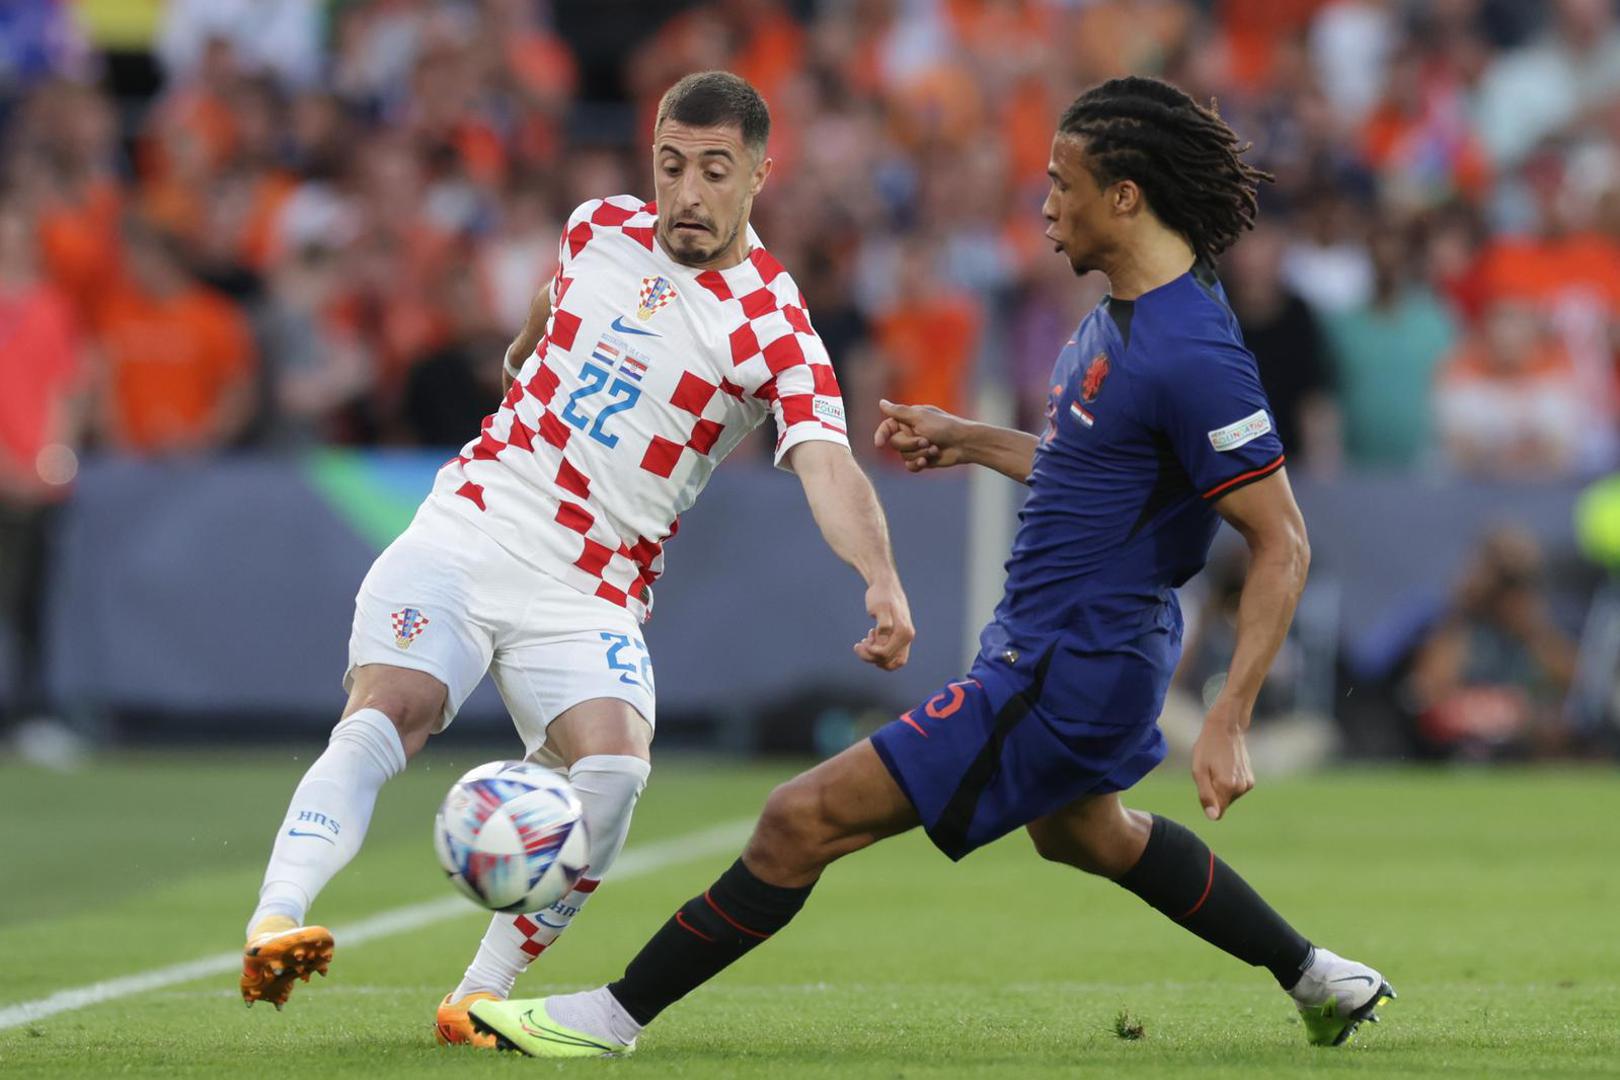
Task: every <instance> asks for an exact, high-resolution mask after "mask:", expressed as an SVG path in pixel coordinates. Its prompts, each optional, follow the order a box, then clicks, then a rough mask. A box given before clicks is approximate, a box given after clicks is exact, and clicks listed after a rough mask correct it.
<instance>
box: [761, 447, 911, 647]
mask: <svg viewBox="0 0 1620 1080" xmlns="http://www.w3.org/2000/svg"><path fill="white" fill-rule="evenodd" d="M785 460H786V461H787V463H788V465H789V466H790V467H791V468H792V469H793V472H794V474H795V475H797V476H798V478H799V482H800V483H801V484H803V485H804V495H805V498H806V500H808V501H809V503H810V512H811V514H812V515H814V516H815V519H816V525H817V526H818V527H819V528H820V529H821V535H822V536H823V537H825V538H826V540H827V546H828V547H830V548H832V549H833V551H834V552H835V553H836V554H837V555H838V557H839V558H841V559H843V560H844V561H845V562H847V563H849V565H851V566H853V567H854V568H855V570H856V572H857V573H859V574H860V575H861V578H862V579H863V580H864V581H865V582H866V612H867V614H869V615H871V616H872V619H873V626H872V629H871V630H869V631H867V634H866V637H864V638H863V639H861V640H860V641H858V642H856V643H855V655H857V656H859V657H860V658H861V659H862V660H865V661H866V662H867V663H869V664H873V665H876V666H877V667H880V668H882V669H883V670H884V671H894V670H895V669H897V668H899V667H901V666H903V665H904V664H905V662H906V658H907V657H908V656H909V655H910V653H911V640H912V638H914V637H915V636H916V631H915V630H914V629H913V628H912V625H911V609H910V607H909V606H908V605H907V603H906V593H905V590H904V589H903V588H902V587H901V585H900V573H899V571H897V570H896V569H895V566H894V552H893V550H892V549H891V548H890V546H889V526H888V523H887V522H886V521H885V520H884V518H883V507H882V505H881V504H880V503H879V502H878V498H877V492H875V491H873V490H872V482H871V481H870V480H868V479H867V478H866V474H865V473H863V472H862V471H861V467H860V466H859V465H857V464H855V459H854V458H853V457H852V456H850V452H849V450H848V448H846V447H844V446H841V445H839V444H837V443H831V442H821V441H812V442H803V443H800V444H799V445H798V446H795V447H793V448H792V449H791V450H789V451H788V452H787V457H786V459H785Z"/></svg>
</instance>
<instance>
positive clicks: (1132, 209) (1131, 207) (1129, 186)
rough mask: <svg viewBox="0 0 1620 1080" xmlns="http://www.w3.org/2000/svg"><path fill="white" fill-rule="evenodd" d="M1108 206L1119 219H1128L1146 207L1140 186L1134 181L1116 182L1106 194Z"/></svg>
mask: <svg viewBox="0 0 1620 1080" xmlns="http://www.w3.org/2000/svg"><path fill="white" fill-rule="evenodd" d="M1108 200H1109V205H1110V206H1111V207H1112V208H1113V211H1114V213H1116V214H1119V215H1120V216H1121V217H1130V216H1132V215H1133V214H1135V213H1136V212H1137V211H1139V210H1141V209H1142V208H1143V207H1144V206H1146V205H1147V200H1146V199H1144V198H1143V197H1142V188H1141V185H1139V184H1137V182H1136V181H1135V180H1120V181H1117V182H1116V183H1115V184H1114V186H1113V188H1112V189H1111V190H1110V191H1109V193H1108Z"/></svg>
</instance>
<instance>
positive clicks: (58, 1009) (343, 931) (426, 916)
mask: <svg viewBox="0 0 1620 1080" xmlns="http://www.w3.org/2000/svg"><path fill="white" fill-rule="evenodd" d="M752 825H753V820H752V819H739V820H737V821H728V822H726V823H725V824H723V825H716V826H714V827H713V828H710V829H701V830H699V831H697V832H694V833H687V834H686V835H685V836H676V837H672V838H670V839H668V840H660V841H657V842H656V843H651V844H647V845H645V846H641V847H635V848H631V849H630V850H629V851H626V852H625V853H624V854H623V855H621V856H619V861H618V863H617V864H615V866H614V867H613V871H612V878H613V880H614V881H624V880H628V879H630V878H635V877H644V876H645V875H647V874H653V873H657V872H658V871H659V870H662V869H664V868H665V867H668V866H674V865H675V864H677V863H683V862H687V861H688V860H691V859H696V858H699V857H701V856H704V855H718V854H720V853H722V852H725V851H730V850H732V849H734V848H736V847H737V846H738V845H740V844H741V843H742V842H743V841H744V840H745V839H747V837H748V830H749V828H750V827H751V826H752ZM476 911H477V908H475V907H474V906H472V905H471V904H470V903H468V902H467V901H466V900H464V899H462V898H461V897H460V896H451V897H446V898H445V899H443V900H429V901H427V902H426V903H422V904H409V905H407V906H405V907H399V908H395V909H394V910H392V911H385V912H382V913H381V914H380V915H373V916H371V918H369V919H361V920H360V921H359V922H357V923H351V924H349V925H348V926H339V927H336V928H334V929H333V931H332V936H333V937H334V938H335V939H336V940H337V943H338V944H339V945H340V946H342V947H343V948H344V949H350V948H353V947H355V946H357V945H364V944H365V943H366V942H368V941H376V940H377V939H379V938H385V937H392V936H393V935H395V934H403V933H405V932H406V931H408V930H419V929H421V928H422V927H424V926H431V925H432V924H433V923H438V922H444V921H445V920H446V919H453V918H455V917H456V916H457V915H471V914H473V913H474V912H476ZM241 964H242V952H241V950H240V949H236V950H232V951H231V952H222V953H215V954H214V955H212V956H204V957H202V958H200V959H197V960H190V961H187V962H186V963H184V964H171V965H170V966H168V967H162V968H154V969H153V970H151V971H143V972H141V973H139V974H136V975H125V976H123V977H122V978H118V979H107V980H105V981H103V982H98V983H91V984H90V985H88V986H78V987H74V988H73V989H71V990H58V991H57V992H56V993H54V994H52V995H50V996H49V997H43V998H39V999H38V1000H36V1001H25V1002H23V1003H22V1004H20V1005H9V1006H6V1007H5V1008H0V1031H5V1030H6V1029H8V1028H14V1027H21V1026H22V1025H24V1024H31V1023H33V1022H35V1021H36V1020H43V1019H45V1018H46V1017H48V1016H55V1015H56V1014H58V1013H64V1012H71V1011H72V1010H74V1009H83V1008H85V1007H86V1006H89V1005H99V1004H101V1003H102V1002H103V1001H112V1000H113V999H115V998H121V997H128V996H129V995H131V994H145V993H150V992H151V991H153V990H162V989H165V988H166V987H170V986H178V985H179V984H181V983H188V982H191V981H193V980H195V979H206V978H210V977H212V976H216V975H224V974H226V973H227V972H232V971H236V970H237V969H238V968H239V967H240V966H241Z"/></svg>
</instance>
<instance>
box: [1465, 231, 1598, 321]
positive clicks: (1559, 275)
mask: <svg viewBox="0 0 1620 1080" xmlns="http://www.w3.org/2000/svg"><path fill="white" fill-rule="evenodd" d="M1480 275H1481V277H1482V279H1483V281H1484V289H1485V292H1486V294H1487V295H1488V296H1490V297H1491V298H1493V299H1500V300H1527V301H1530V302H1532V303H1536V304H1554V303H1557V302H1558V301H1559V300H1561V299H1564V298H1566V297H1569V296H1571V295H1575V294H1579V293H1585V294H1587V295H1589V296H1590V297H1591V298H1592V299H1593V300H1594V301H1595V302H1597V303H1598V304H1600V305H1602V306H1603V307H1604V308H1605V309H1606V310H1608V311H1610V312H1614V313H1620V244H1616V243H1615V242H1614V241H1612V240H1609V239H1607V238H1606V237H1603V236H1599V235H1596V234H1591V233H1586V234H1577V235H1571V236H1564V237H1560V238H1557V239H1536V238H1530V237H1516V238H1513V237H1510V238H1505V239H1500V240H1497V241H1495V242H1494V243H1492V244H1491V245H1490V247H1489V248H1488V249H1487V250H1486V252H1485V255H1484V257H1483V259H1482V260H1481V269H1480Z"/></svg>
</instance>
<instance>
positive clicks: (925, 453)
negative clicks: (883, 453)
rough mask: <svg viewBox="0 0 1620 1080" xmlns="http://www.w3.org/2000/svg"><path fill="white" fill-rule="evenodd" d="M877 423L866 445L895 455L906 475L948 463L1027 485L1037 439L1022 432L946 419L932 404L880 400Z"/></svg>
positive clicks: (939, 467) (1033, 463) (943, 467)
mask: <svg viewBox="0 0 1620 1080" xmlns="http://www.w3.org/2000/svg"><path fill="white" fill-rule="evenodd" d="M878 407H879V408H880V409H882V410H883V417H884V419H883V422H882V423H881V424H879V425H878V429H877V432H876V433H875V434H874V435H873V437H872V441H873V443H874V445H876V446H877V447H878V448H879V449H882V448H884V447H888V448H889V449H891V450H893V451H895V452H896V453H897V454H899V455H900V457H901V459H902V460H904V461H905V463H906V468H907V469H909V470H910V471H912V472H922V471H923V470H924V469H946V468H950V467H951V466H952V465H962V464H972V465H983V466H984V467H985V468H987V469H994V470H995V471H996V472H998V473H1001V474H1002V475H1003V476H1007V477H1011V478H1012V479H1014V480H1017V481H1018V482H1019V483H1020V484H1027V483H1029V474H1030V470H1031V469H1033V468H1034V467H1035V448H1036V446H1037V445H1039V440H1037V439H1036V438H1035V436H1033V435H1031V434H1030V433H1029V432H1027V431H1018V430H1016V429H1014V428H1003V427H996V426H995V425H993V424H981V423H979V422H977V421H974V420H965V419H963V418H962V417H960V416H952V415H951V414H950V413H948V412H946V411H945V410H944V409H940V408H936V407H935V406H933V405H897V404H895V403H894V402H892V401H880V402H878Z"/></svg>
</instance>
